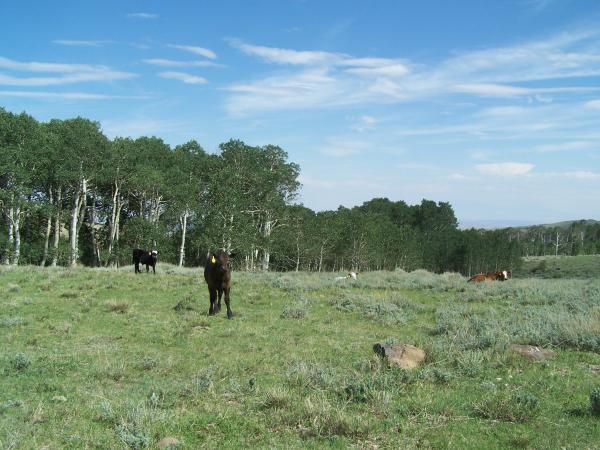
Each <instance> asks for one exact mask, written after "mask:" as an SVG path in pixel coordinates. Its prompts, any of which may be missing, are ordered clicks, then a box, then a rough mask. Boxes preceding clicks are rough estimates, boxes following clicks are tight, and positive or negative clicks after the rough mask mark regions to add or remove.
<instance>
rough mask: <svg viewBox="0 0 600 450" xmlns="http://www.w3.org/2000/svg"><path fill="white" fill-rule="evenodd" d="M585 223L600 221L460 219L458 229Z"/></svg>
mask: <svg viewBox="0 0 600 450" xmlns="http://www.w3.org/2000/svg"><path fill="white" fill-rule="evenodd" d="M582 220H583V222H584V223H585V225H594V224H598V223H600V220H595V219H578V220H565V221H562V222H555V223H542V224H540V223H539V222H535V221H532V220H530V221H527V220H509V219H507V220H502V219H498V220H461V221H460V222H459V225H458V227H459V228H460V229H463V230H464V229H468V228H483V229H486V230H496V229H499V228H520V229H527V228H533V227H544V228H557V227H559V228H565V229H566V228H569V227H570V226H571V224H572V223H573V222H580V221H582Z"/></svg>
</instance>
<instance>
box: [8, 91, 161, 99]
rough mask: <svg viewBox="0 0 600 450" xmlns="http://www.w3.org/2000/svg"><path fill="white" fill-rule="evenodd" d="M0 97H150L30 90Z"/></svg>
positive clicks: (12, 92) (9, 93)
mask: <svg viewBox="0 0 600 450" xmlns="http://www.w3.org/2000/svg"><path fill="white" fill-rule="evenodd" d="M0 97H23V98H39V99H51V100H116V99H127V100H144V99H148V98H150V97H148V96H143V95H106V94H92V93H88V92H39V91H35V92H31V91H0Z"/></svg>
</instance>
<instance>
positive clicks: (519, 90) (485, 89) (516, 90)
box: [450, 83, 599, 100]
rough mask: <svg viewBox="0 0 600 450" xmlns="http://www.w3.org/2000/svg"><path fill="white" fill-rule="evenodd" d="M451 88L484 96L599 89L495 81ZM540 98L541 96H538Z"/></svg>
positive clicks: (577, 91)
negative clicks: (521, 85) (519, 85)
mask: <svg viewBox="0 0 600 450" xmlns="http://www.w3.org/2000/svg"><path fill="white" fill-rule="evenodd" d="M450 90H452V91H454V92H461V93H465V94H473V95H480V96H482V97H517V96H527V95H536V94H549V93H554V94H563V93H569V94H572V93H581V92H591V91H597V90H599V88H596V87H548V88H524V87H517V86H508V85H503V84H494V83H477V84H457V85H455V86H451V87H450ZM538 100H539V98H538Z"/></svg>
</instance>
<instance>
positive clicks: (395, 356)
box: [373, 344, 426, 369]
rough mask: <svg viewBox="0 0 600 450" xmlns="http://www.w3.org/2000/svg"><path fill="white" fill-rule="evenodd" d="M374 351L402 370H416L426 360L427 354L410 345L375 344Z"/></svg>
mask: <svg viewBox="0 0 600 450" xmlns="http://www.w3.org/2000/svg"><path fill="white" fill-rule="evenodd" d="M373 351H374V352H375V353H377V354H378V355H379V356H381V357H382V358H384V359H386V360H387V361H388V362H389V363H390V364H393V365H395V366H398V367H400V368H401V369H414V368H415V367H418V366H419V365H420V364H421V363H422V362H423V361H424V360H425V356H426V355H425V352H424V351H423V350H421V349H420V348H418V347H415V346H414V345H410V344H393V345H390V344H375V345H374V346H373Z"/></svg>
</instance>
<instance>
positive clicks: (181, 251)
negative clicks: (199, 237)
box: [179, 209, 189, 267]
mask: <svg viewBox="0 0 600 450" xmlns="http://www.w3.org/2000/svg"><path fill="white" fill-rule="evenodd" d="M188 215H189V212H188V210H187V209H186V210H185V212H184V213H183V215H182V216H180V217H179V223H180V224H181V246H180V247H179V267H183V260H184V258H185V234H186V231H187V219H188Z"/></svg>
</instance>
